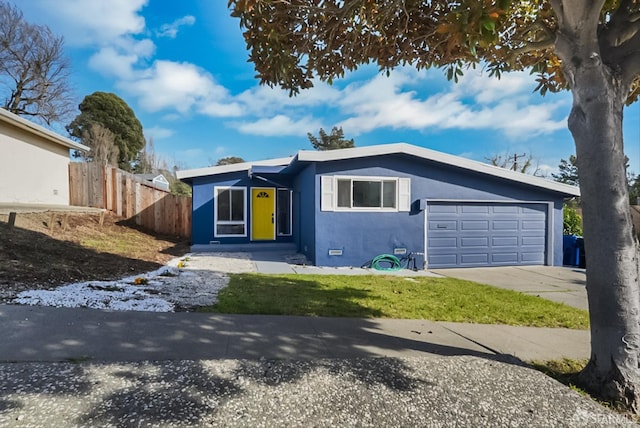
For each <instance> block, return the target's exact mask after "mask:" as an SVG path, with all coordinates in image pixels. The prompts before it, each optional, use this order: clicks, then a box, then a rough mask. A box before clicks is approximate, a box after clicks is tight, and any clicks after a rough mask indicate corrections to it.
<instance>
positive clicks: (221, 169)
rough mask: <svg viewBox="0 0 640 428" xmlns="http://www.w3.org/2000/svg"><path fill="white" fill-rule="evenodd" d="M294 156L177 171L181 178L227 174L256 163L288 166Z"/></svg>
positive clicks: (242, 169)
mask: <svg viewBox="0 0 640 428" xmlns="http://www.w3.org/2000/svg"><path fill="white" fill-rule="evenodd" d="M292 159H293V157H286V158H277V159H267V160H261V161H254V162H242V163H234V164H230V165H220V166H209V167H206V168H195V169H185V170H183V171H180V170H178V171H176V177H177V178H178V179H180V180H190V179H193V178H197V177H206V176H209V175H218V174H227V173H230V172H240V171H249V170H250V169H251V167H252V166H254V165H263V166H286V165H289V163H291V160H292Z"/></svg>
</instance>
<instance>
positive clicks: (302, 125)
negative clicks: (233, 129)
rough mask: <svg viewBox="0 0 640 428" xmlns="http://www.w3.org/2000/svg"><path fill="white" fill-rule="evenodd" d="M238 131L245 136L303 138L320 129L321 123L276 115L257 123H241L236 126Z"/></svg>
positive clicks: (309, 119)
mask: <svg viewBox="0 0 640 428" xmlns="http://www.w3.org/2000/svg"><path fill="white" fill-rule="evenodd" d="M236 126H237V129H238V131H240V132H242V133H243V134H250V135H262V136H270V137H277V136H289V135H293V136H303V135H306V134H307V132H309V130H311V129H317V128H320V126H321V124H320V122H318V121H316V120H314V119H313V118H311V117H304V118H302V119H300V120H292V119H291V118H289V117H288V116H285V115H281V114H279V115H276V116H273V117H270V118H264V119H258V120H257V121H255V122H241V123H238V124H236Z"/></svg>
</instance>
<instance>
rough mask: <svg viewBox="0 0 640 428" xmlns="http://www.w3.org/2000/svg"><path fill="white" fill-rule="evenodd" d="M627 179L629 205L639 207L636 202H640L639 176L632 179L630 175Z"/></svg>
mask: <svg viewBox="0 0 640 428" xmlns="http://www.w3.org/2000/svg"><path fill="white" fill-rule="evenodd" d="M627 178H628V183H629V205H640V204H639V203H638V200H640V175H637V176H636V177H633V175H631V176H630V177H627Z"/></svg>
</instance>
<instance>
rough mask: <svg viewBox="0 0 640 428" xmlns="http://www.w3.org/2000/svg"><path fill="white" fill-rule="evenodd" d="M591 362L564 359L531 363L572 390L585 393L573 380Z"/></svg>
mask: <svg viewBox="0 0 640 428" xmlns="http://www.w3.org/2000/svg"><path fill="white" fill-rule="evenodd" d="M588 362H589V360H574V359H571V358H563V359H562V360H550V361H531V362H530V364H531V366H532V367H533V368H534V369H536V370H538V371H541V372H542V373H544V374H546V375H547V376H549V377H552V378H554V379H555V380H557V381H559V382H561V383H564V384H565V385H568V386H569V387H571V388H572V389H575V390H577V391H580V392H582V393H584V391H582V390H581V389H579V388H578V387H576V386H575V385H574V384H573V379H574V378H575V376H576V375H577V374H578V373H580V371H581V370H582V369H583V368H584V367H585V366H586V365H587V363H588Z"/></svg>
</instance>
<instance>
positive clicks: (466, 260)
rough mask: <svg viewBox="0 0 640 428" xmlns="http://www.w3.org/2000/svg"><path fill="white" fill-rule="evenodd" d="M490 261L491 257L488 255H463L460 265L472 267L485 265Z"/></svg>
mask: <svg viewBox="0 0 640 428" xmlns="http://www.w3.org/2000/svg"><path fill="white" fill-rule="evenodd" d="M488 261H489V257H488V254H487V253H484V254H463V255H462V256H461V257H460V264H461V265H462V266H470V265H474V266H477V265H485V264H487V262H488Z"/></svg>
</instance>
